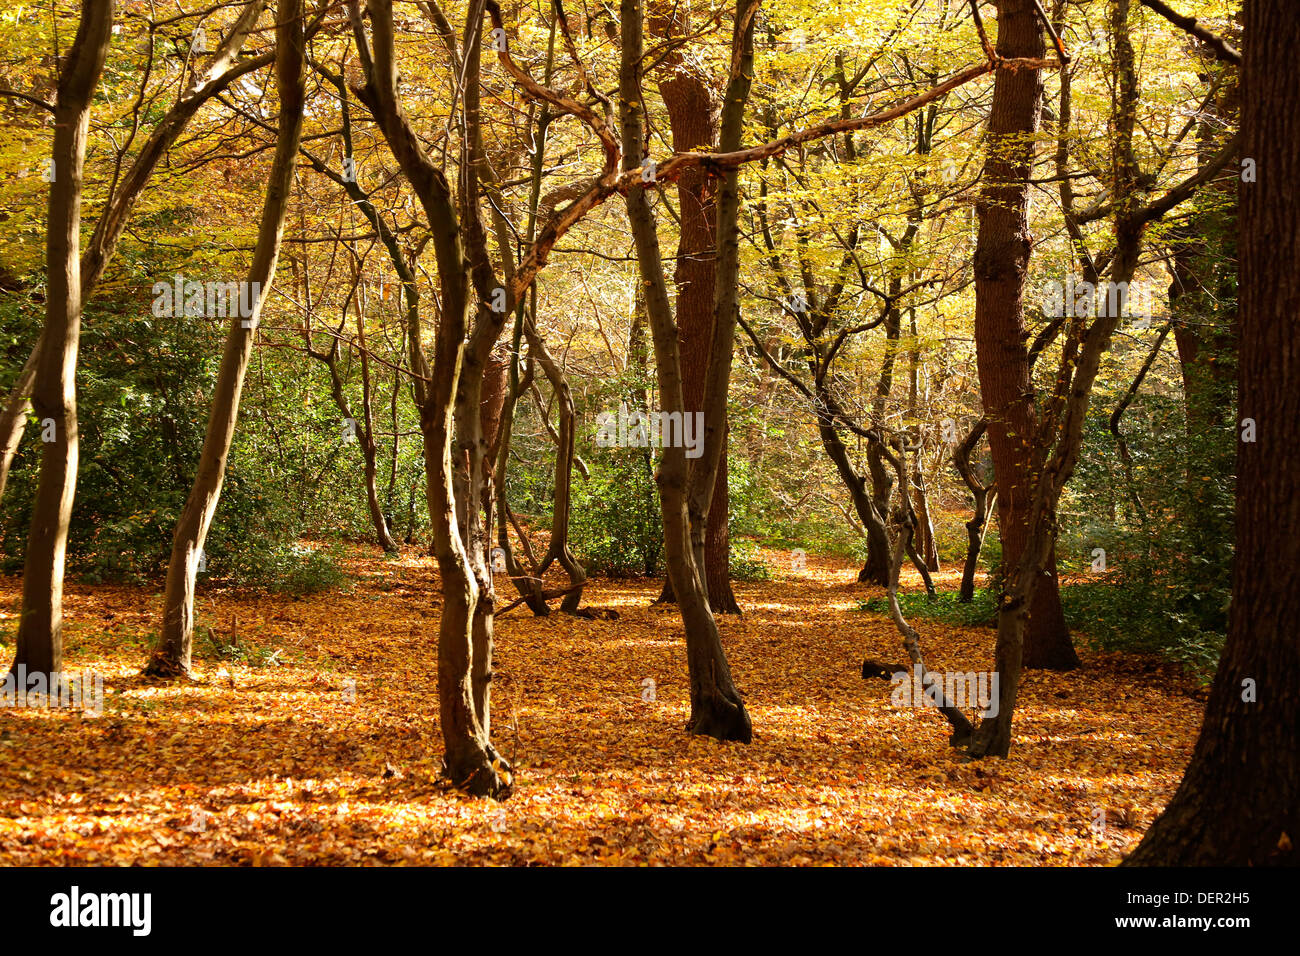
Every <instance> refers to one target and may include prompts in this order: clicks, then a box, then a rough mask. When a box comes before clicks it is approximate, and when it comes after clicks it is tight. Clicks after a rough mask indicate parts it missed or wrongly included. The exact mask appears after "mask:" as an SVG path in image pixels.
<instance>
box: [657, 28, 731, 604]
mask: <svg viewBox="0 0 1300 956" xmlns="http://www.w3.org/2000/svg"><path fill="white" fill-rule="evenodd" d="M684 10H685V8H682V9H681V10H680V11H679V10H677V9H676V8H675V9H674V11H673V15H674V16H676V17H678V18H679V20H678V21H676V22H675V21H674V20H673V19H672V18H671V17H669V16H667V15H665V16H654V15H652V16H651V25H652V27H653V28H654V30H655V32H656V33H657V34H658V35H660V36H662V37H664V38H668V37H670V36H674V35H675V36H680V35H682V34H684V33H687V32H688V31H689V29H690V23H689V14H688V13H686V12H684ZM662 69H664V70H665V71H666V72H667V73H668V75H667V76H666V77H665V78H664V79H662V80H660V82H659V93H660V95H661V96H662V97H663V101H664V107H665V109H666V110H667V113H668V125H669V128H670V131H671V134H672V143H673V149H674V151H676V152H686V151H688V150H695V149H709V148H712V147H713V145H714V142H715V139H716V123H715V117H716V114H717V108H716V106H715V105H714V103H713V99H712V97H711V95H710V93H709V88H708V85H707V83H706V81H705V78H704V77H702V76H701V75H700V74H699V73H698V66H697V65H695V64H692V63H691V62H690V61H688V60H687V59H686V58H685V57H683V56H681V55H680V54H678V53H674V54H672V55H670V56H669V58H668V59H667V60H665V62H664V64H663V66H662ZM677 199H678V206H679V210H680V211H679V215H680V217H681V228H680V240H679V242H678V246H677V271H676V273H675V274H674V276H673V282H674V284H675V285H676V288H677V329H678V340H679V343H680V346H679V348H680V354H681V357H682V388H683V393H684V397H685V401H686V411H687V412H688V413H692V412H703V411H704V401H705V397H704V393H705V380H706V377H707V375H708V370H709V357H710V354H711V345H712V342H713V332H714V313H713V305H714V290H715V287H716V283H717V235H716V229H715V227H716V217H717V195H716V188H715V183H714V179H713V177H712V176H711V175H710V174H709V173H708V172H707V171H706V170H705V169H704V168H703V167H695V168H692V169H688V170H686V171H684V172H683V173H682V176H681V178H680V179H678V181H677ZM724 442H725V438H724ZM725 460H726V448H725V445H724V448H723V464H722V466H721V467H720V469H719V475H718V480H717V481H716V482H715V484H714V486H713V496H712V499H711V501H710V504H709V507H708V514H709V520H708V522H707V525H706V527H705V546H704V567H705V583H706V585H707V587H708V592H709V606H710V607H711V608H712V609H713V611H714V612H715V613H719V614H739V613H740V606H739V605H738V604H737V603H736V596H735V594H734V592H733V591H732V587H731V569H730V541H729V537H728V534H727V511H728V508H729V501H728V495H727V482H726V465H725ZM659 600H660V601H665V602H672V601H673V600H674V598H673V590H672V581H671V580H670V579H665V581H664V587H663V592H662V593H661V594H660V596H659Z"/></svg>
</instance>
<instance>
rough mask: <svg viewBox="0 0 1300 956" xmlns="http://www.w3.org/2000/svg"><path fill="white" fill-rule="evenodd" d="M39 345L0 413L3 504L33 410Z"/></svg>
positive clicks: (29, 358)
mask: <svg viewBox="0 0 1300 956" xmlns="http://www.w3.org/2000/svg"><path fill="white" fill-rule="evenodd" d="M40 357H41V350H40V345H39V344H38V345H37V347H36V348H34V349H32V353H31V355H29V356H28V357H27V363H26V364H25V365H23V369H22V371H21V372H19V373H18V380H17V381H16V382H14V387H13V388H12V389H10V391H9V400H8V401H7V402H5V407H4V411H3V412H0V442H3V444H2V445H0V501H4V497H5V485H7V484H8V483H9V468H10V466H11V465H12V464H13V461H14V455H16V454H17V453H18V446H19V445H20V444H22V440H23V431H24V430H25V429H26V428H27V413H28V412H30V411H31V410H32V385H33V384H34V383H35V381H36V368H37V366H38V365H39V364H40Z"/></svg>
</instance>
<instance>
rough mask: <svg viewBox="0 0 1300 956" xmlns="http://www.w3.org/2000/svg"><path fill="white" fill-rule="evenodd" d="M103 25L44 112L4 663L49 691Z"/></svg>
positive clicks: (96, 15)
mask: <svg viewBox="0 0 1300 956" xmlns="http://www.w3.org/2000/svg"><path fill="white" fill-rule="evenodd" d="M112 25H113V2H112V0H83V2H82V4H81V20H80V22H79V23H78V25H77V35H76V38H75V39H74V40H73V43H72V48H71V49H70V50H69V51H68V55H67V58H66V60H65V61H64V64H63V72H62V75H61V76H60V77H59V86H58V94H57V98H56V100H55V107H54V148H53V153H52V155H53V160H54V179H53V181H52V182H51V183H50V203H49V218H48V220H47V223H46V233H45V268H46V276H47V288H46V310H45V326H44V329H43V330H42V332H41V340H40V344H39V345H38V346H37V353H38V355H37V362H36V374H35V380H34V382H33V385H32V393H31V405H32V409H33V411H34V412H35V413H36V417H37V419H38V421H39V422H40V425H41V428H42V431H45V429H47V428H49V427H51V426H52V429H53V435H52V438H53V441H46V442H45V447H44V449H43V452H42V455H41V474H40V481H39V484H38V485H37V490H36V501H35V504H34V505H33V508H32V523H31V530H30V533H29V535H28V538H27V555H26V565H25V567H24V570H23V603H22V616H21V618H20V619H19V623H18V639H17V644H18V649H17V654H16V656H15V658H14V667H15V668H18V667H25V668H26V670H27V673H28V674H29V675H30V674H44V675H46V679H47V681H49V682H50V683H49V686H50V687H51V689H53V688H54V686H55V682H57V681H58V680H59V679H60V678H59V676H58V675H59V674H60V673H61V671H62V670H63V569H64V559H65V555H66V551H67V542H68V522H69V521H70V519H71V517H72V499H73V496H74V494H75V492H76V484H77V455H78V436H77V390H76V378H75V376H76V369H77V349H78V346H79V344H80V338H81V306H82V287H81V264H80V248H81V192H82V172H83V168H84V166H85V160H86V136H87V132H88V130H89V128H90V104H91V100H92V98H93V97H94V93H95V88H96V87H97V86H98V85H99V78H100V74H101V73H102V72H103V69H104V60H105V58H106V57H107V55H108V46H109V41H110V38H111V36H112V32H111V31H112ZM42 437H43V438H44V437H45V436H44V435H42Z"/></svg>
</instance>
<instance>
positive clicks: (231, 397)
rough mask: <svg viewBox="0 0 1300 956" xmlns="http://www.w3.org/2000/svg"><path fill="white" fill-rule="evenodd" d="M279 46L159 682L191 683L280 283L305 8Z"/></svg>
mask: <svg viewBox="0 0 1300 956" xmlns="http://www.w3.org/2000/svg"><path fill="white" fill-rule="evenodd" d="M275 42H276V53H275V73H276V85H277V87H278V89H279V99H280V103H279V106H280V114H279V115H280V130H279V134H278V136H277V138H276V145H275V158H274V160H273V161H272V164H271V169H270V171H269V174H268V178H267V187H266V197H265V199H264V201H263V205H262V218H261V224H260V226H259V228H258V235H257V243H256V246H255V247H254V250H253V260H252V263H251V264H250V266H249V270H248V279H247V282H248V288H249V289H250V290H252V291H251V293H250V296H249V298H247V299H245V298H244V296H243V295H242V294H241V296H240V298H241V300H243V301H251V302H252V308H251V310H249V312H250V314H249V315H246V316H243V315H240V314H239V312H240V310H239V309H236V315H235V317H234V318H233V319H231V321H230V329H229V331H228V332H227V334H226V343H225V348H224V350H223V352H222V356H221V367H220V369H219V370H218V372H217V384H216V388H215V389H214V391H213V394H212V406H211V411H210V412H209V414H208V427H207V432H206V434H205V435H204V437H203V449H202V451H201V452H200V455H199V465H198V472H197V473H196V475H195V477H194V484H193V486H192V487H191V488H190V494H189V498H188V499H186V502H185V508H184V510H183V511H182V512H181V516H180V520H179V521H177V523H176V531H175V535H174V537H173V539H172V553H171V560H170V562H169V563H168V566H167V585H166V591H165V593H164V597H163V621H162V634H161V636H160V638H159V641H158V645H157V646H156V647H155V648H154V651H153V654H152V655H151V657H150V659H149V663H148V665H147V667H146V669H145V670H146V673H149V674H152V675H155V676H160V677H188V676H189V674H190V663H191V653H192V647H193V640H194V579H195V575H196V573H197V571H198V564H199V557H200V555H201V554H202V551H203V543H204V541H205V540H206V538H207V535H208V529H209V528H210V527H211V526H212V518H213V516H214V515H215V514H216V511H217V504H218V502H219V501H220V498H221V486H222V484H223V483H224V481H225V476H226V460H227V458H228V456H229V454H230V444H231V441H232V440H233V439H234V435H235V425H236V423H237V421H238V419H239V400H240V396H241V394H242V392H243V388H244V373H245V372H246V370H247V368H248V360H249V357H250V356H251V355H252V351H253V341H254V339H255V338H256V336H257V326H258V323H259V322H260V320H261V315H262V308H263V306H264V304H265V302H266V299H267V296H268V295H269V294H270V291H271V283H272V282H273V281H274V279H275V267H276V261H277V259H278V257H279V254H280V239H281V235H282V232H283V229H284V219H285V214H286V212H287V211H288V206H289V193H290V187H291V184H292V180H293V169H294V161H295V159H296V158H297V153H298V143H299V141H300V139H301V136H302V122H303V121H302V110H303V102H304V99H305V96H304V88H305V87H304V79H303V65H304V63H305V59H306V50H305V41H304V37H303V22H302V0H280V3H279V4H278V5H277V8H276V41H275Z"/></svg>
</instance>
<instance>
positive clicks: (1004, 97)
mask: <svg viewBox="0 0 1300 956" xmlns="http://www.w3.org/2000/svg"><path fill="white" fill-rule="evenodd" d="M997 52H998V55H999V56H1003V57H1041V56H1043V53H1044V43H1043V36H1042V32H1041V27H1040V24H1039V20H1038V15H1037V13H1036V11H1035V8H1034V3H1033V0H1001V2H999V3H998V41H997ZM1042 98H1043V80H1042V74H1041V71H1040V70H1036V69H1018V70H998V72H997V77H996V79H995V80H994V86H993V105H992V108H991V111H990V113H989V124H988V151H989V152H988V159H987V160H986V162H985V175H984V178H985V186H984V189H983V191H982V192H981V194H980V198H979V201H978V204H977V212H978V215H979V236H978V240H977V244H976V248H975V263H974V271H975V343H976V352H977V365H978V369H979V379H980V393H981V395H982V396H983V399H984V411H985V416H986V418H987V419H988V433H989V448H990V449H991V451H992V455H993V467H994V472H995V475H996V479H997V486H998V497H997V510H998V532H999V535H1000V537H1001V540H1002V562H1003V568H1004V569H1010V568H1012V567H1014V566H1015V565H1016V564H1017V563H1018V561H1019V559H1020V556H1021V554H1023V553H1024V551H1025V548H1026V547H1027V545H1028V543H1029V542H1028V540H1027V535H1028V509H1029V504H1030V500H1029V499H1030V496H1031V495H1032V488H1033V485H1034V481H1035V476H1034V474H1033V473H1032V470H1031V469H1032V466H1031V461H1032V457H1033V455H1032V451H1033V449H1032V448H1031V445H1032V442H1033V436H1034V433H1035V431H1036V424H1037V423H1036V421H1035V413H1034V405H1033V383H1032V379H1031V377H1030V367H1031V363H1030V359H1029V352H1028V350H1027V348H1026V340H1027V332H1026V329H1025V322H1024V291H1025V277H1026V274H1027V271H1028V267H1029V256H1030V248H1031V238H1030V235H1029V184H1028V179H1029V170H1030V164H1031V160H1032V158H1033V140H1032V137H1033V135H1034V134H1035V133H1036V132H1037V131H1038V121H1039V115H1040V113H1041V111H1042ZM1004 577H1005V574H1004ZM1039 585H1041V586H1039V587H1035V588H1034V589H1033V592H1034V596H1033V598H1032V602H1033V603H1032V604H1031V605H1030V607H1029V612H1028V613H1029V624H1028V631H1027V632H1026V636H1025V647H1024V666H1026V667H1031V668H1035V667H1036V668H1049V669H1052V670H1069V669H1071V668H1073V667H1077V666H1078V664H1079V659H1078V656H1077V655H1076V654H1075V652H1074V646H1073V644H1072V643H1071V642H1070V633H1069V631H1068V630H1067V628H1066V626H1065V617H1064V614H1063V613H1062V611H1061V598H1060V592H1059V590H1058V587H1057V578H1056V560H1055V553H1054V551H1053V553H1052V555H1051V557H1050V558H1049V561H1048V564H1047V567H1046V568H1045V569H1044V575H1043V580H1042V581H1040V582H1039ZM1004 683H1008V682H1006V681H1005V678H1004Z"/></svg>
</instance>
